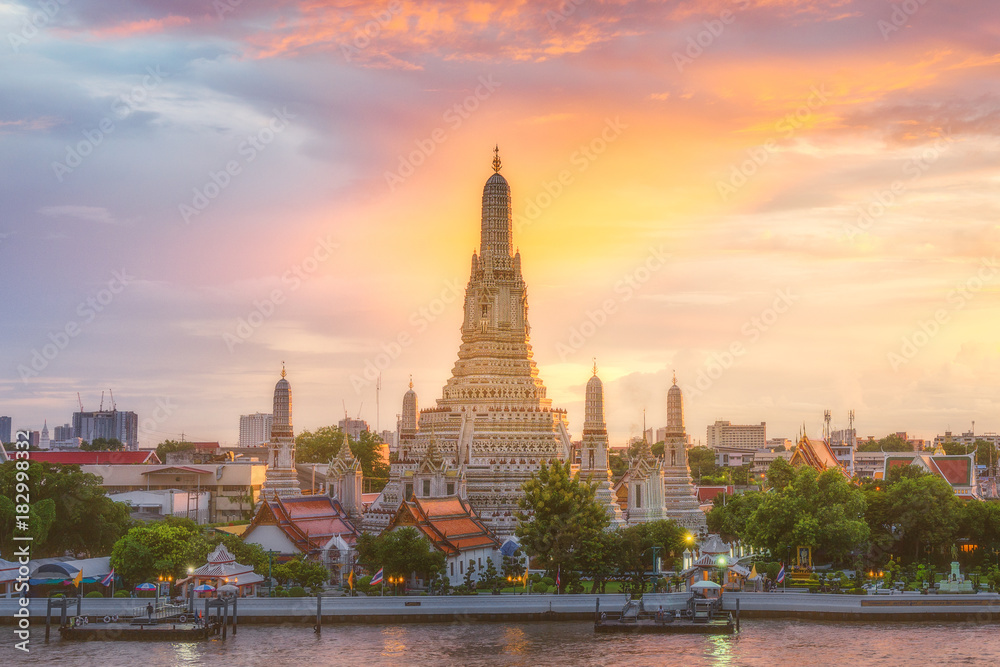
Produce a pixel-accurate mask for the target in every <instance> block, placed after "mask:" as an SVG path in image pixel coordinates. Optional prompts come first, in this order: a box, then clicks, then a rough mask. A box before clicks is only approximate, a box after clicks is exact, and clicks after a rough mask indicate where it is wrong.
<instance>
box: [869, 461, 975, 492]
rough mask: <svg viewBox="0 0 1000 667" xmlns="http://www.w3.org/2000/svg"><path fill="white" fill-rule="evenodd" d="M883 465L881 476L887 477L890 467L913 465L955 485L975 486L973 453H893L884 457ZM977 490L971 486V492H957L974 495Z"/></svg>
mask: <svg viewBox="0 0 1000 667" xmlns="http://www.w3.org/2000/svg"><path fill="white" fill-rule="evenodd" d="M884 465H885V467H884V468H883V478H888V476H889V470H890V469H891V468H902V467H906V466H909V465H915V466H917V467H918V468H921V469H923V470H925V471H927V472H929V473H931V474H932V475H937V476H938V477H940V478H941V479H943V480H944V481H946V482H948V484H950V485H951V486H952V488H953V489H954V488H955V487H963V488H964V487H975V486H976V465H975V463H974V462H973V455H972V454H969V455H956V456H947V455H939V454H924V453H919V452H914V453H912V454H910V453H905V452H903V453H893V454H892V455H891V456H887V457H885V464H884ZM976 493H977V491H976V489H975V488H973V490H972V493H971V494H959V495H962V496H968V497H971V496H974V495H976Z"/></svg>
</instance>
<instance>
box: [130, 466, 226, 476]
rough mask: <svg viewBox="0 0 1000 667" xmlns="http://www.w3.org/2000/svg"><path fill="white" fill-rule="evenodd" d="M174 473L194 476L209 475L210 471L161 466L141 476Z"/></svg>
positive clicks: (143, 472)
mask: <svg viewBox="0 0 1000 667" xmlns="http://www.w3.org/2000/svg"><path fill="white" fill-rule="evenodd" d="M174 471H177V472H183V473H194V474H196V475H210V474H211V473H212V471H211V470H202V469H201V468H189V467H188V466H163V467H162V468H157V469H156V470H143V471H142V474H143V475H153V474H156V473H161V472H162V473H167V474H169V473H172V472H174Z"/></svg>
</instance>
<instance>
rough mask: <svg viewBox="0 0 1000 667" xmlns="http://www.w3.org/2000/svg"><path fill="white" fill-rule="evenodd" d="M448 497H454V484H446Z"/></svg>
mask: <svg viewBox="0 0 1000 667" xmlns="http://www.w3.org/2000/svg"><path fill="white" fill-rule="evenodd" d="M448 495H449V496H453V495H455V482H448Z"/></svg>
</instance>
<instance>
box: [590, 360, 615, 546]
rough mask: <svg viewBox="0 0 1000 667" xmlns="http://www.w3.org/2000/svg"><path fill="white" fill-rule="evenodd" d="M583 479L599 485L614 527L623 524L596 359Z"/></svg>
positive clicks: (592, 379)
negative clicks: (615, 491)
mask: <svg viewBox="0 0 1000 667" xmlns="http://www.w3.org/2000/svg"><path fill="white" fill-rule="evenodd" d="M580 479H581V480H583V481H585V482H590V483H592V484H596V485H597V489H596V495H597V500H598V501H600V502H601V503H603V504H604V506H605V507H606V508H607V510H608V515H609V518H610V519H611V526H612V528H617V527H618V526H621V525H623V524H624V519H623V518H622V512H621V507H619V505H618V503H617V502H616V500H615V493H614V491H612V486H611V468H610V467H608V426H607V423H606V421H605V418H604V383H602V382H601V378H599V377H597V362H596V361H595V362H594V375H593V377H591V378H590V380H588V381H587V394H586V401H585V407H584V421H583V441H582V442H581V443H580Z"/></svg>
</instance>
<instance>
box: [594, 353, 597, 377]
mask: <svg viewBox="0 0 1000 667" xmlns="http://www.w3.org/2000/svg"><path fill="white" fill-rule="evenodd" d="M594 375H595V376H596V375H597V357H594Z"/></svg>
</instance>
